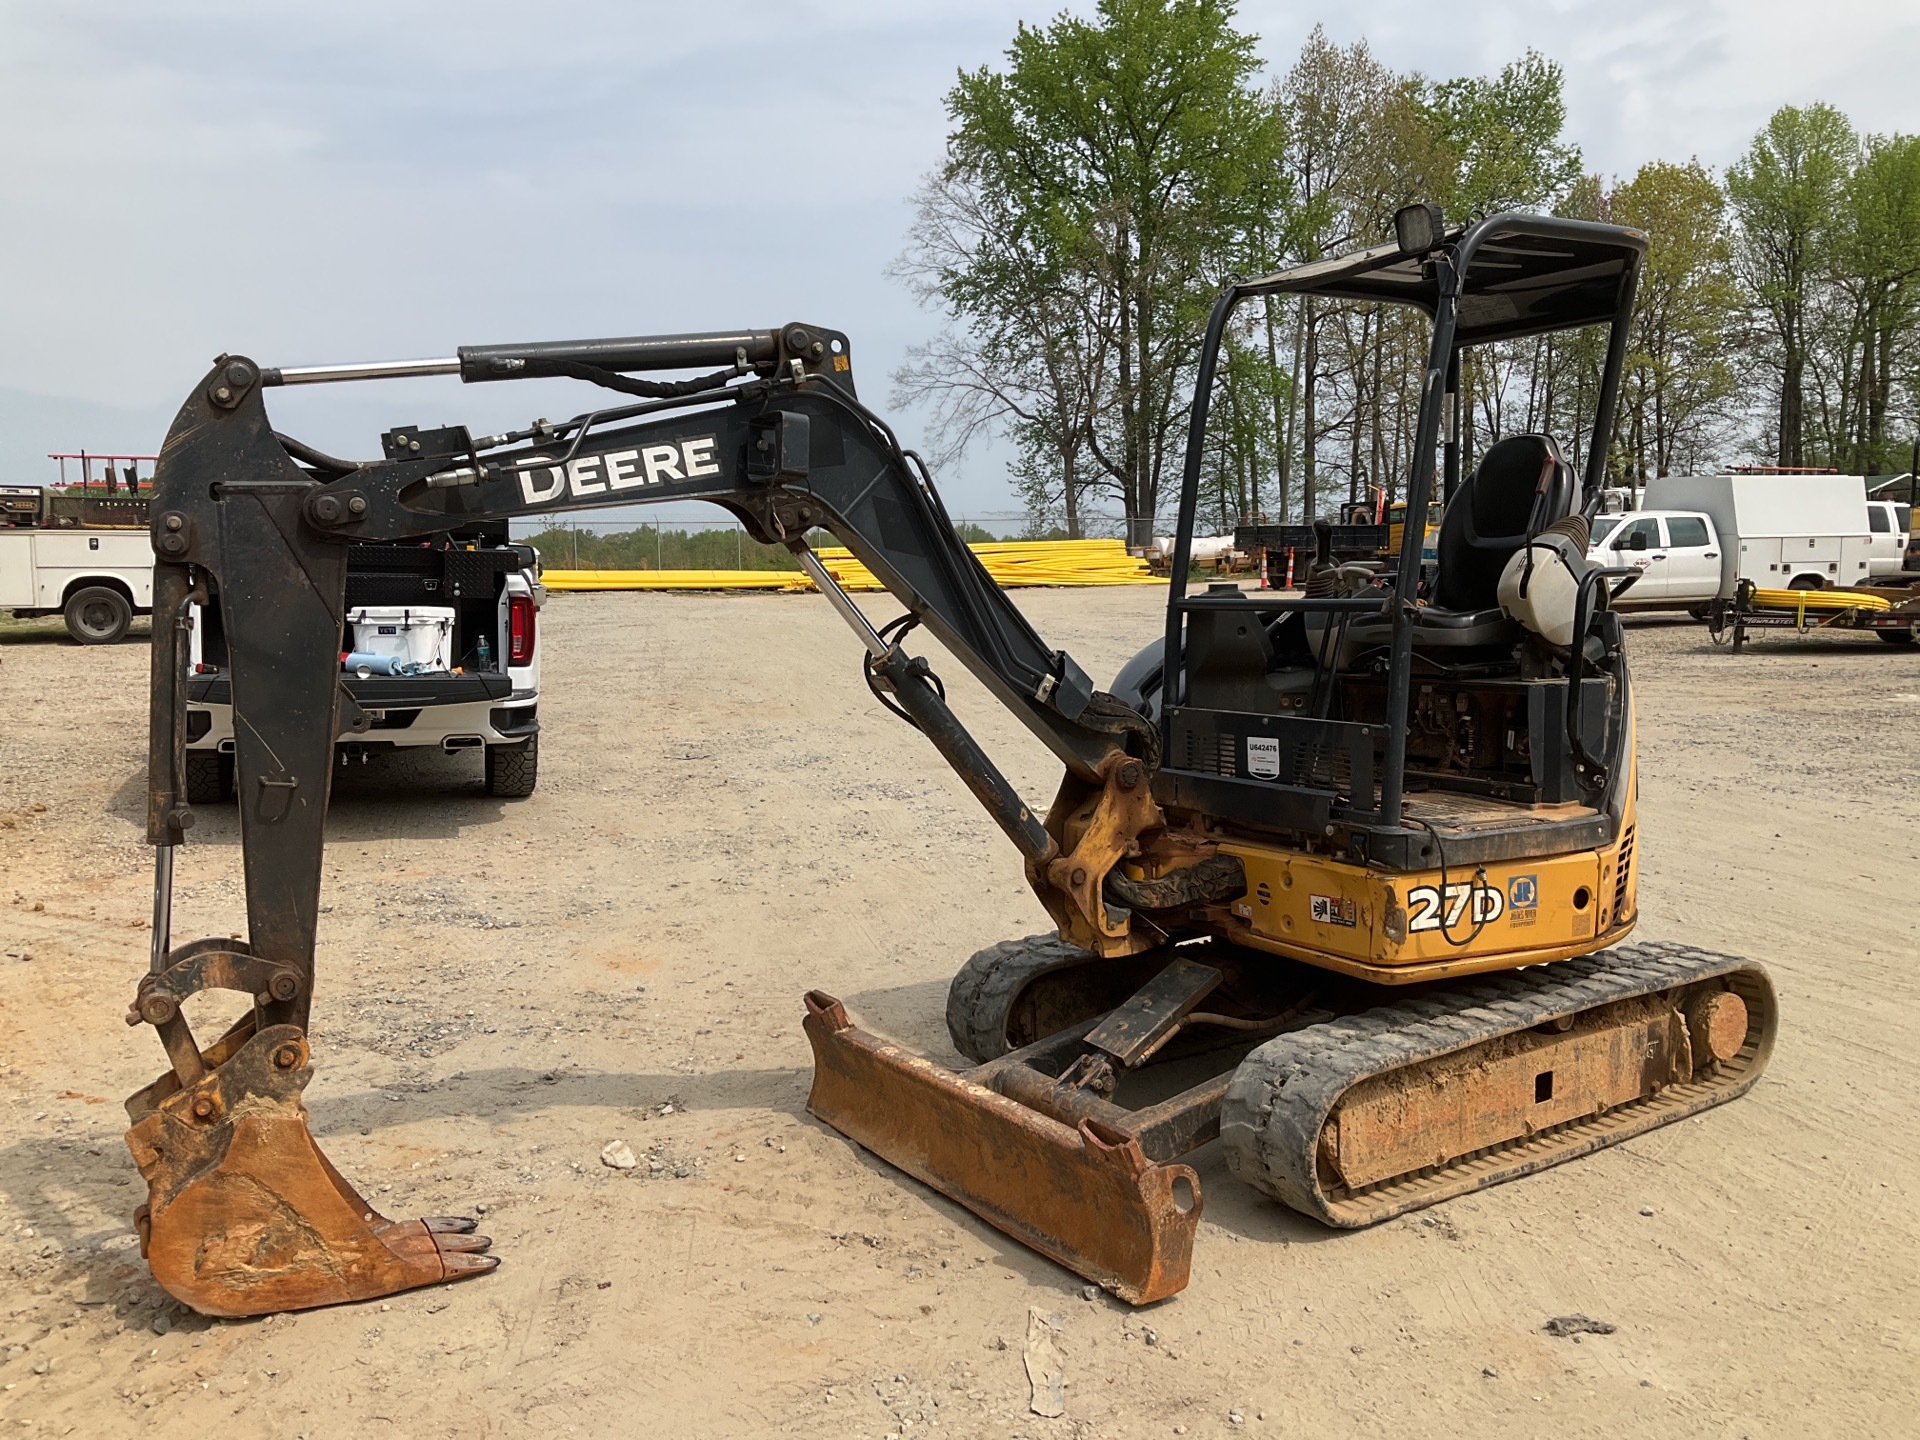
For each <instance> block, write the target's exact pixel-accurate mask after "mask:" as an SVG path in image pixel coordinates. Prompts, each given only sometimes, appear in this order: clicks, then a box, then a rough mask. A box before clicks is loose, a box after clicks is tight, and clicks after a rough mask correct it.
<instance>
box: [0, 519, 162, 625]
mask: <svg viewBox="0 0 1920 1440" xmlns="http://www.w3.org/2000/svg"><path fill="white" fill-rule="evenodd" d="M146 523H147V502H146V500H145V498H144V497H142V498H135V497H132V496H122V497H117V498H110V499H103V498H101V497H97V496H79V495H62V494H57V493H53V492H49V491H46V490H43V489H42V488H41V487H40V486H38V485H6V486H0V610H10V611H12V612H13V615H14V617H15V618H16V619H20V620H28V619H32V618H34V617H36V616H41V615H59V616H62V617H64V618H65V620H66V622H67V633H68V634H69V635H71V636H72V637H73V638H74V639H75V640H77V641H79V642H80V643H81V644H82V645H111V644H112V643H114V642H115V641H117V640H120V639H122V638H124V637H125V635H126V633H127V628H128V626H130V625H131V624H132V623H133V617H134V616H135V615H144V614H146V613H147V611H148V609H149V608H150V607H151V606H152V604H153V545H152V542H151V540H150V539H149V538H148V535H147V531H146Z"/></svg>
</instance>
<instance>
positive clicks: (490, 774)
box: [487, 735, 540, 800]
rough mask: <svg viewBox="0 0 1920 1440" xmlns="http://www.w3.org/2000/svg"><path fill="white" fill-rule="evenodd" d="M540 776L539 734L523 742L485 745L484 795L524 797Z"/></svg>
mask: <svg viewBox="0 0 1920 1440" xmlns="http://www.w3.org/2000/svg"><path fill="white" fill-rule="evenodd" d="M539 779H540V737H539V736H538V735H535V736H533V737H532V738H531V739H529V740H528V741H527V742H526V743H525V744H524V745H489V746H487V794H489V795H496V796H498V797H499V798H500V799H502V800H524V799H526V797H527V796H529V795H531V794H533V787H534V785H535V784H537V783H538V782H539Z"/></svg>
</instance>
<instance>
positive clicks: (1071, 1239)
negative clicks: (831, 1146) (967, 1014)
mask: <svg viewBox="0 0 1920 1440" xmlns="http://www.w3.org/2000/svg"><path fill="white" fill-rule="evenodd" d="M806 1007H807V1015H806V1021H805V1028H806V1032H807V1039H808V1040H809V1042H811V1044H812V1046H813V1061H814V1069H813V1090H812V1093H811V1094H810V1095H809V1096H808V1098H807V1109H808V1110H810V1111H811V1112H812V1113H813V1114H814V1115H815V1116H817V1117H818V1118H819V1119H821V1120H823V1121H825V1122H826V1123H827V1124H828V1125H831V1126H832V1127H833V1128H834V1129H836V1130H838V1131H839V1132H840V1133H841V1134H843V1135H845V1136H846V1137H847V1138H848V1139H850V1140H853V1141H854V1142H856V1143H857V1144H859V1145H861V1146H863V1147H865V1148H866V1149H868V1150H871V1151H872V1152H873V1153H874V1154H875V1155H878V1156H879V1157H880V1158H881V1159H883V1160H885V1161H886V1162H887V1163H888V1164H890V1165H894V1166H896V1167H898V1168H899V1169H901V1170H904V1171H905V1172H906V1173H907V1174H909V1175H911V1176H913V1177H914V1178H915V1179H916V1180H919V1181H921V1182H922V1183H924V1184H927V1185H930V1186H932V1187H933V1188H934V1189H936V1190H938V1191H940V1192H941V1194H943V1195H946V1196H948V1197H950V1198H951V1199H954V1200H957V1201H959V1202H960V1204H962V1205H964V1206H966V1207H967V1209H969V1210H971V1211H973V1213H974V1214H976V1215H978V1216H979V1217H980V1218H981V1219H983V1220H985V1221H987V1223H989V1224H990V1225H993V1226H995V1227H996V1228H998V1229H1000V1230H1002V1231H1004V1232H1006V1233H1007V1234H1008V1235H1011V1236H1012V1237H1013V1238H1014V1239H1016V1240H1018V1241H1020V1242H1021V1243H1022V1244H1024V1245H1028V1246H1030V1247H1032V1248H1033V1249H1035V1250H1038V1251H1039V1252H1040V1253H1041V1254H1042V1255H1045V1256H1047V1257H1048V1258H1049V1259H1052V1260H1055V1261H1057V1262H1059V1263H1060V1264H1062V1265H1064V1266H1066V1267H1067V1268H1068V1269H1069V1270H1072V1271H1074V1272H1075V1273H1076V1274H1079V1275H1082V1276H1085V1277H1086V1278H1087V1279H1088V1280H1091V1281H1093V1282H1094V1283H1095V1284H1097V1285H1100V1286H1101V1287H1103V1288H1104V1289H1107V1290H1109V1291H1111V1292H1112V1293H1113V1294H1115V1295H1117V1296H1119V1297H1120V1298H1121V1299H1122V1300H1125V1301H1128V1302H1129V1303H1131V1304H1135V1305H1145V1304H1148V1303H1150V1302H1152V1301H1155V1300H1162V1299H1165V1298H1166V1297H1167V1296H1169V1295H1173V1294H1177V1293H1178V1292H1179V1291H1180V1290H1182V1289H1184V1288H1185V1286H1186V1283H1187V1269H1188V1266H1189V1264H1190V1262H1191V1260H1192V1256H1193V1234H1194V1230H1195V1228H1196V1227H1197V1226H1198V1224H1199V1221H1200V1205H1201V1198H1200V1181H1199V1177H1198V1176H1196V1175H1195V1174H1194V1172H1193V1170H1192V1169H1191V1168H1190V1167H1189V1166H1186V1165H1180V1164H1155V1163H1153V1162H1152V1161H1150V1160H1148V1159H1147V1158H1146V1156H1145V1154H1144V1153H1143V1152H1142V1150H1141V1147H1140V1142H1139V1140H1138V1139H1136V1138H1135V1137H1133V1136H1131V1135H1128V1134H1126V1133H1124V1132H1122V1131H1119V1130H1116V1129H1114V1128H1112V1127H1109V1126H1107V1125H1104V1124H1102V1123H1100V1122H1099V1121H1096V1120H1082V1121H1081V1122H1080V1123H1079V1125H1078V1126H1070V1125H1066V1124H1063V1123H1062V1122H1060V1121H1059V1120H1055V1119H1053V1118H1051V1117H1050V1116H1047V1115H1043V1114H1041V1113H1040V1112H1038V1111H1037V1110H1032V1109H1029V1108H1028V1107H1027V1106H1025V1105H1022V1104H1019V1103H1018V1102H1016V1101H1014V1100H1010V1099H1008V1098H1007V1097H1006V1096H1004V1095H1001V1094H999V1093H998V1092H997V1091H994V1090H990V1089H988V1088H987V1087H986V1086H984V1085H980V1084H977V1083H975V1082H974V1081H972V1080H970V1079H968V1078H967V1077H966V1076H965V1075H964V1074H956V1073H955V1072H953V1071H951V1070H948V1069H945V1068H944V1067H942V1066H939V1065H936V1064H934V1063H933V1062H932V1061H930V1060H926V1059H923V1058H921V1057H919V1056H916V1055H912V1054H910V1053H908V1052H907V1051H905V1050H903V1049H901V1048H900V1047H899V1046H898V1045H893V1044H890V1043H888V1042H887V1041H885V1040H881V1039H879V1038H877V1037H875V1036H873V1035H869V1034H868V1033H866V1032H865V1031H863V1030H861V1029H859V1028H858V1027H857V1026H855V1025H854V1024H853V1023H852V1022H851V1021H849V1020H848V1019H847V1013H846V1011H845V1009H844V1008H843V1007H842V1006H841V1004H840V1002H839V1001H838V1000H836V999H834V998H833V997H832V996H831V995H826V994H823V993H822V992H820V991H817V990H816V991H813V992H812V993H810V994H809V995H808V996H807V997H806Z"/></svg>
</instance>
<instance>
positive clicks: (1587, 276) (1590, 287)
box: [1235, 214, 1647, 349]
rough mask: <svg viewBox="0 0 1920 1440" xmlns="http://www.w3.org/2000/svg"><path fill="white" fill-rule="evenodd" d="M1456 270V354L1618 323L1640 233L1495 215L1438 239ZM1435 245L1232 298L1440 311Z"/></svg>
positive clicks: (1302, 274)
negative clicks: (1307, 298)
mask: <svg viewBox="0 0 1920 1440" xmlns="http://www.w3.org/2000/svg"><path fill="white" fill-rule="evenodd" d="M1441 243H1451V244H1454V245H1455V246H1456V247H1457V248H1456V251H1455V255H1456V260H1455V263H1456V264H1458V265H1459V266H1460V267H1461V270H1462V274H1461V277H1460V289H1459V302H1458V309H1457V311H1456V313H1455V318H1454V344H1455V346H1456V347H1458V348H1460V349H1465V348H1466V347H1468V346H1470V345H1484V344H1487V343H1488V342H1489V341H1493V340H1512V339H1516V338H1518V337H1521V336H1525V335H1539V334H1543V333H1545V332H1548V331H1553V330H1572V329H1578V328H1579V327H1581V326H1583V325H1601V324H1606V323H1607V322H1609V321H1612V320H1615V319H1618V318H1621V317H1622V315H1623V312H1624V310H1625V309H1626V307H1628V306H1630V305H1631V303H1632V297H1633V280H1634V277H1635V273H1636V271H1637V269H1638V267H1639V263H1640V259H1641V257H1642V256H1643V255H1644V254H1645V253H1646V249H1647V237H1646V235H1645V234H1644V233H1643V232H1642V231H1639V230H1630V229H1627V228H1626V227H1624V226H1618V225H1595V224H1592V223H1590V222H1587V221H1569V220H1561V219H1557V218H1555V217H1554V216H1550V215H1513V214H1508V215H1497V216H1494V217H1493V218H1492V219H1491V220H1486V221H1482V222H1480V223H1479V224H1478V225H1475V226H1471V227H1468V226H1456V227H1454V228H1453V229H1452V230H1450V231H1448V232H1447V234H1446V236H1445V238H1444V241H1442V242H1441ZM1437 255H1438V249H1437V248H1436V249H1435V250H1429V251H1422V252H1419V253H1414V254H1409V253H1408V252H1406V251H1405V250H1402V249H1401V248H1400V246H1399V245H1398V244H1397V243H1396V244H1392V245H1376V246H1374V247H1372V248H1371V249H1367V250H1356V251H1354V252H1352V253H1351V254H1347V255H1341V256H1337V257H1336V258H1334V259H1331V260H1321V261H1316V262H1314V263H1312V264H1307V265H1296V266H1294V267H1293V268H1291V269H1287V270H1279V271H1275V272H1274V273H1273V274H1270V275H1263V276H1261V277H1260V278H1258V279H1256V280H1248V281H1245V282H1243V283H1242V284H1240V285H1239V286H1237V287H1235V289H1236V291H1237V294H1238V296H1239V298H1242V299H1244V298H1248V297H1252V296H1258V295H1283V294H1284V295H1324V296H1326V297H1327V298H1329V299H1334V300H1359V301H1385V302H1388V303H1391V304H1399V305H1414V306H1417V307H1419V308H1420V309H1422V310H1425V311H1426V312H1427V313H1428V314H1433V313H1434V312H1435V311H1436V310H1438V309H1439V306H1440V293H1441V287H1442V284H1443V276H1442V273H1441V268H1440V263H1439V262H1438V261H1437V258H1436V257H1437Z"/></svg>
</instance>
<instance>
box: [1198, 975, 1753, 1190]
mask: <svg viewBox="0 0 1920 1440" xmlns="http://www.w3.org/2000/svg"><path fill="white" fill-rule="evenodd" d="M1721 976H1725V977H1727V979H1728V983H1729V985H1730V988H1732V989H1733V990H1734V992H1735V993H1736V994H1738V995H1739V996H1740V997H1741V999H1743V1000H1744V1001H1746V1004H1747V1012H1748V1024H1747V1039H1746V1043H1745V1044H1744V1045H1743V1046H1742V1047H1741V1050H1740V1053H1739V1055H1737V1056H1736V1057H1735V1058H1734V1059H1733V1060H1732V1061H1730V1062H1728V1063H1727V1064H1725V1065H1723V1066H1721V1067H1719V1069H1718V1071H1717V1073H1713V1074H1710V1075H1708V1076H1707V1077H1705V1078H1702V1079H1698V1080H1692V1081H1687V1082H1684V1083H1681V1084H1676V1085H1669V1086H1667V1087H1666V1088H1665V1089H1663V1090H1661V1091H1660V1092H1659V1093H1658V1094H1657V1095H1653V1096H1649V1097H1647V1098H1645V1099H1642V1100H1638V1101H1635V1102H1633V1103H1631V1104H1627V1105H1622V1106H1619V1107H1617V1108H1615V1109H1613V1110H1610V1111H1608V1112H1606V1113H1605V1114H1602V1115H1594V1116H1589V1117H1587V1118H1586V1119H1582V1120H1570V1121H1568V1122H1566V1123H1565V1124H1563V1125H1559V1126H1555V1127H1554V1128H1552V1129H1549V1130H1542V1131H1540V1132H1538V1133H1536V1134H1533V1135H1530V1136H1525V1137H1523V1138H1520V1139H1517V1140H1513V1141H1509V1142H1507V1143H1505V1144H1501V1145H1495V1146H1491V1147H1489V1148H1487V1149H1485V1150H1479V1151H1476V1152H1474V1153H1473V1154H1471V1155H1466V1156H1462V1157H1460V1158H1459V1159H1457V1160H1454V1161H1452V1162H1451V1163H1449V1164H1446V1165H1437V1166H1429V1167H1427V1168H1426V1169H1423V1170H1418V1171H1414V1172H1412V1173H1411V1174H1408V1175H1402V1176H1398V1177H1395V1178H1394V1179H1391V1180H1383V1181H1381V1182H1379V1183H1378V1184H1375V1185H1370V1186H1367V1187H1365V1188H1363V1189H1361V1190H1357V1191H1348V1190H1345V1189H1340V1188H1335V1189H1332V1190H1328V1189H1326V1188H1323V1185H1322V1180H1321V1174H1320V1168H1319V1166H1318V1164H1317V1163H1316V1161H1317V1147H1318V1142H1319V1138H1320V1131H1321V1127H1322V1126H1324V1125H1325V1123H1326V1120H1327V1117H1328V1115H1329V1114H1330V1113H1331V1112H1332V1110H1333V1108H1334V1106H1335V1105H1336V1104H1337V1103H1338V1102H1339V1100H1340V1097H1341V1096H1342V1095H1344V1094H1345V1093H1346V1092H1347V1091H1348V1090H1349V1089H1351V1088H1352V1087H1353V1086H1354V1085H1356V1084H1358V1083H1359V1082H1360V1081H1362V1080H1366V1079H1368V1078H1370V1077H1372V1076H1375V1075H1380V1074H1383V1073H1385V1072H1387V1071H1389V1070H1397V1069H1402V1068H1404V1067H1406V1066H1409V1065H1417V1064H1419V1063H1420V1062H1422V1061H1424V1060H1431V1059H1435V1058H1437V1057H1439V1056H1443V1055H1448V1054H1452V1053H1454V1052H1457V1051H1461V1050H1465V1049H1468V1048H1470V1047H1472V1046H1476V1045H1481V1044H1485V1043H1486V1042H1488V1041H1491V1040H1495V1039H1497V1038H1499V1037H1500V1036H1502V1035H1507V1034H1511V1033H1514V1032H1516V1031H1524V1030H1529V1029H1531V1028H1533V1027H1534V1026H1536V1025H1543V1024H1546V1023H1547V1022H1549V1021H1553V1020H1557V1019H1560V1018H1562V1017H1565V1016H1570V1015H1576V1014H1578V1013H1580V1012H1581V1011H1584V1010H1591V1009H1593V1008H1595V1007H1596V1006H1601V1005H1607V1004H1610V1003H1612V1002H1614V1001H1617V1000H1627V999H1631V998H1633V997H1635V996H1639V995H1647V994H1651V993H1655V992H1658V991H1662V990H1668V989H1672V988H1673V987H1675V986H1685V985H1694V984H1698V983H1700V982H1701V981H1705V980H1711V979H1714V978H1716V977H1721ZM1776 1014H1777V1006H1776V1002H1775V999H1774V993H1773V985H1772V982H1771V981H1770V980H1769V979H1768V978H1767V973H1766V971H1765V970H1763V969H1761V967H1760V966H1758V965H1755V964H1753V963H1752V962H1751V961H1747V960H1742V959H1738V958H1736V957H1734V956H1731V955H1718V954H1715V953H1713V952H1712V951H1708V950H1699V949H1695V948H1694V947H1692V946H1690V945H1680V944H1675V943H1671V942H1666V941H1651V942H1642V943H1640V944H1635V945H1619V946H1615V947H1614V948H1613V949H1611V950H1603V951H1601V952H1599V953H1598V954H1595V955H1589V956H1585V957H1582V958H1581V959H1578V960H1564V961H1560V962H1558V963H1557V964H1553V965H1551V966H1543V967H1538V968H1530V969H1527V970H1519V971H1510V972H1508V973H1506V974H1503V975H1499V976H1496V977H1494V978H1492V979H1490V980H1487V981H1484V982H1478V983H1475V984H1473V985H1471V986H1463V987H1462V988H1460V989H1458V990H1452V991H1436V992H1431V993H1428V994H1425V995H1422V996H1420V997H1418V998H1416V999H1409V1000H1404V1001H1400V1002H1397V1003H1393V1004H1389V1005H1383V1006H1380V1007H1378V1008H1376V1009H1373V1010H1368V1011H1366V1012H1364V1013H1362V1014H1359V1015H1349V1016H1344V1017H1342V1018H1340V1019H1338V1020H1329V1021H1325V1022H1323V1023H1322V1024H1319V1025H1313V1026H1309V1027H1308V1028H1306V1029H1303V1030H1296V1031H1292V1032H1290V1033H1288V1034H1285V1035H1281V1036H1278V1037H1276V1038H1275V1039H1273V1040H1269V1041H1268V1042H1267V1043H1266V1044H1264V1045H1262V1046H1260V1047H1259V1048H1258V1049H1256V1050H1254V1051H1253V1052H1252V1053H1251V1054H1249V1055H1248V1056H1247V1058H1246V1059H1245V1060H1244V1061H1243V1062H1241V1065H1240V1067H1239V1069H1238V1070H1236V1071H1235V1072H1234V1077H1233V1080H1232V1082H1231V1084H1230V1085H1229V1087H1228V1090H1227V1096H1226V1102H1225V1106H1224V1108H1223V1111H1222V1114H1221V1117H1220V1140H1221V1144H1222V1147H1223V1148H1224V1149H1225V1151H1226V1156H1227V1164H1228V1166H1229V1168H1231V1169H1232V1171H1233V1173H1234V1174H1235V1175H1237V1176H1238V1177H1239V1178H1240V1179H1241V1180H1243V1181H1245V1182H1246V1183H1247V1184H1249V1185H1252V1186H1254V1187H1255V1188H1256V1189H1258V1190H1262V1191H1264V1192H1265V1193H1267V1194H1268V1195H1271V1196H1273V1197H1274V1198H1275V1199H1276V1200H1279V1201H1281V1202H1282V1203H1284V1204H1286V1205H1289V1206H1291V1207H1292V1208H1293V1209H1295V1210H1299V1211H1301V1212H1302V1213H1304V1214H1307V1215H1311V1216H1313V1217H1315V1218H1316V1219H1319V1220H1323V1221H1325V1222H1326V1223H1327V1224H1329V1225H1336V1226H1340V1227H1342V1228H1357V1227H1359V1226H1363V1225H1372V1224H1375V1223H1377V1222H1379V1221H1381V1220H1387V1219H1391V1218H1392V1217H1393V1216H1395V1215H1400V1214H1404V1213H1405V1212H1406V1211H1409V1210H1416V1209H1419V1208H1420V1207H1421V1206H1423V1205H1432V1204H1435V1203H1437V1202H1438V1201H1441V1200H1448V1199H1452V1198H1453V1197H1455V1196H1457V1195H1464V1194H1468V1193H1470V1192H1472V1191H1475V1190H1484V1189H1486V1188H1487V1187H1488V1186H1491V1185H1497V1184H1499V1183H1501V1182H1502V1181H1504V1180H1511V1179H1514V1178H1516V1177H1517V1176H1521V1175H1530V1174H1532V1173H1534V1172H1535V1171H1537V1170H1544V1169H1545V1168H1546V1167H1547V1166H1549V1165H1555V1164H1558V1163H1559V1162H1560V1161H1562V1160H1570V1159H1573V1158H1574V1157H1575V1156H1577V1155H1585V1154H1589V1153H1591V1152H1592V1151H1595V1150H1599V1149H1602V1148H1604V1147H1606V1146H1608V1145H1615V1144H1618V1143H1619V1142H1620V1141H1622V1140H1626V1139H1629V1138H1631V1137H1632V1136H1635V1135H1640V1134H1643V1133H1645V1132H1646V1131H1648V1130H1651V1129H1654V1128H1655V1127H1657V1126H1660V1125H1666V1124H1670V1123H1671V1122H1673V1121H1675V1120H1680V1119H1684V1118H1685V1117H1687V1116H1689V1115H1694V1114H1697V1113H1699V1112H1700V1111H1702V1110H1705V1109H1708V1108H1709V1107H1711V1106H1714V1105H1720V1104H1724V1103H1725V1102H1726V1101H1728V1100H1732V1099H1734V1098H1735V1097H1736V1096H1739V1095H1741V1094H1744V1093H1745V1092H1746V1090H1747V1089H1748V1088H1749V1087H1751V1086H1752V1084H1753V1082H1754V1081H1755V1080H1756V1079H1758V1078H1759V1076H1760V1072H1761V1071H1762V1070H1763V1069H1764V1068H1765V1067H1766V1063H1767V1058H1768V1056H1769V1054H1770V1053H1771V1052H1772V1049H1773V1033H1774V1022H1775V1018H1776Z"/></svg>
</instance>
